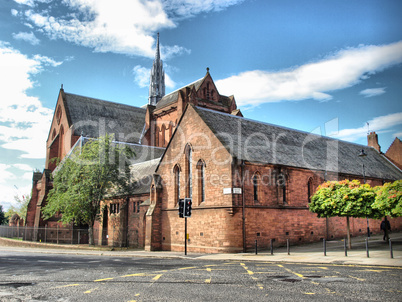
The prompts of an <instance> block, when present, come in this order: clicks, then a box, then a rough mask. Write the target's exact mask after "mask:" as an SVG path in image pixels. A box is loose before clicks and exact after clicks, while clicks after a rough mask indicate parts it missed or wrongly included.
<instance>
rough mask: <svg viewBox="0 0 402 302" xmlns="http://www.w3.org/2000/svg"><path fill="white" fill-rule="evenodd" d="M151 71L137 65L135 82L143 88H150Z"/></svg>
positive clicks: (134, 69)
mask: <svg viewBox="0 0 402 302" xmlns="http://www.w3.org/2000/svg"><path fill="white" fill-rule="evenodd" d="M150 73H151V69H149V68H146V67H143V66H141V65H136V66H134V68H133V74H134V82H135V83H137V84H138V86H140V87H141V88H144V87H147V86H149V79H150Z"/></svg>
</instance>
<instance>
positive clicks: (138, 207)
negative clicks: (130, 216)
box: [137, 201, 141, 213]
mask: <svg viewBox="0 0 402 302" xmlns="http://www.w3.org/2000/svg"><path fill="white" fill-rule="evenodd" d="M140 204H141V201H139V202H137V213H139V212H140Z"/></svg>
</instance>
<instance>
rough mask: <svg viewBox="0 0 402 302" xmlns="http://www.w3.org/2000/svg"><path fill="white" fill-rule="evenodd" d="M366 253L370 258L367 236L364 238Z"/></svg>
mask: <svg viewBox="0 0 402 302" xmlns="http://www.w3.org/2000/svg"><path fill="white" fill-rule="evenodd" d="M366 254H367V258H370V255H369V246H368V240H367V238H366Z"/></svg>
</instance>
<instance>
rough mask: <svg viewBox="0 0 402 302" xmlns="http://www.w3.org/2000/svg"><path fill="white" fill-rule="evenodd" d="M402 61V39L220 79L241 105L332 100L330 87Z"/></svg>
mask: <svg viewBox="0 0 402 302" xmlns="http://www.w3.org/2000/svg"><path fill="white" fill-rule="evenodd" d="M400 63H402V41H399V42H396V43H392V44H388V45H381V46H375V45H369V46H359V47H357V48H348V49H345V50H341V51H339V52H337V53H336V54H333V55H331V56H328V57H327V58H325V59H323V60H321V61H317V62H313V63H308V64H305V65H302V66H299V67H295V68H292V69H289V70H283V71H277V72H268V71H263V70H253V71H246V72H243V73H240V74H238V75H234V76H231V77H229V78H226V79H223V80H219V81H217V82H216V84H217V87H218V89H219V92H220V93H222V94H226V95H228V94H234V95H235V97H236V101H237V103H238V105H240V106H241V105H243V106H244V105H258V104H262V103H269V102H280V101H300V100H305V99H315V100H318V101H326V100H330V99H331V98H332V96H331V95H330V94H328V92H330V91H334V90H339V89H344V88H347V87H351V86H353V85H355V84H357V83H359V82H361V81H362V80H364V79H367V78H369V77H370V75H372V74H374V73H376V72H380V71H382V70H384V69H385V68H388V67H390V66H393V65H396V64H400Z"/></svg>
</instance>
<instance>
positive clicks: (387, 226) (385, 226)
mask: <svg viewBox="0 0 402 302" xmlns="http://www.w3.org/2000/svg"><path fill="white" fill-rule="evenodd" d="M380 229H381V230H382V231H384V237H383V238H382V240H384V241H387V242H388V241H389V236H388V231H390V230H391V224H390V223H389V221H388V220H387V217H384V220H383V221H381V225H380Z"/></svg>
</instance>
